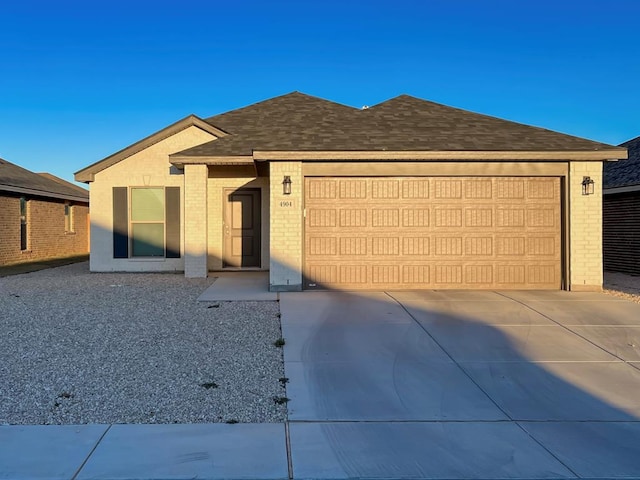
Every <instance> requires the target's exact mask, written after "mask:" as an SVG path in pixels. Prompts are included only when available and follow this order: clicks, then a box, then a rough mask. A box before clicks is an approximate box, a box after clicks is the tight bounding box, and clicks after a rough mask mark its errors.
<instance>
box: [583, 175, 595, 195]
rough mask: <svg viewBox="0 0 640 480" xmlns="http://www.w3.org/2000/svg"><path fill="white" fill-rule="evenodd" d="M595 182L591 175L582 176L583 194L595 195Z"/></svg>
mask: <svg viewBox="0 0 640 480" xmlns="http://www.w3.org/2000/svg"><path fill="white" fill-rule="evenodd" d="M594 184H595V182H594V181H593V179H592V178H591V177H582V194H583V195H593V192H594Z"/></svg>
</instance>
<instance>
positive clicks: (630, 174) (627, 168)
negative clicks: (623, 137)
mask: <svg viewBox="0 0 640 480" xmlns="http://www.w3.org/2000/svg"><path fill="white" fill-rule="evenodd" d="M620 146H621V147H625V148H626V149H627V150H628V152H629V158H628V160H622V161H620V162H607V163H605V164H604V188H619V187H631V186H640V137H636V138H632V139H631V140H627V141H626V142H624V143H621V144H620Z"/></svg>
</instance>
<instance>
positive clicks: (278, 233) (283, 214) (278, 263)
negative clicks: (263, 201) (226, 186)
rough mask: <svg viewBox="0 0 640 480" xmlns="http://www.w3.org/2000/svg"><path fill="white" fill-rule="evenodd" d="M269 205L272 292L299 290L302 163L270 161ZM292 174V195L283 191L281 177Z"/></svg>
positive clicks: (301, 231)
mask: <svg viewBox="0 0 640 480" xmlns="http://www.w3.org/2000/svg"><path fill="white" fill-rule="evenodd" d="M269 168H270V179H269V180H270V182H269V183H270V192H271V198H270V206H271V215H270V218H271V228H270V242H271V258H270V265H271V267H270V270H271V272H270V289H271V291H299V290H302V243H303V230H302V224H303V221H304V218H303V208H302V207H303V203H304V202H303V198H304V196H303V194H304V192H303V186H304V181H303V180H304V179H303V177H302V162H272V163H271V164H270V165H269ZM285 175H288V176H290V177H291V195H284V194H283V193H282V180H283V178H284V176H285Z"/></svg>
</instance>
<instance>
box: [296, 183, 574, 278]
mask: <svg viewBox="0 0 640 480" xmlns="http://www.w3.org/2000/svg"><path fill="white" fill-rule="evenodd" d="M305 188H306V193H305V210H306V221H305V278H306V280H305V282H306V287H307V288H318V287H320V288H322V287H324V288H336V289H340V288H342V289H394V288H398V289H399V288H477V289H483V288H484V289H486V288H501V289H509V288H517V289H524V288H539V289H558V288H560V285H561V280H562V277H561V263H562V262H561V253H562V251H561V233H560V232H561V225H560V221H561V208H560V180H559V178H546V177H544V178H520V177H500V178H489V177H455V178H447V177H431V178H429V177H415V178H411V177H398V178H381V177H377V178H375V177H372V178H307V179H306V183H305Z"/></svg>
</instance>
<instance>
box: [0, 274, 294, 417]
mask: <svg viewBox="0 0 640 480" xmlns="http://www.w3.org/2000/svg"><path fill="white" fill-rule="evenodd" d="M211 282H212V280H211V279H197V280H192V279H185V278H184V276H183V275H182V274H111V273H108V274H98V273H95V274H91V273H89V267H88V263H86V262H84V263H78V264H73V265H68V266H65V267H59V268H52V269H48V270H42V271H39V272H34V273H29V274H24V275H15V276H9V277H5V278H0V332H1V334H0V424H83V423H200V422H234V421H238V422H280V421H283V420H284V419H285V412H286V405H283V404H277V403H276V401H275V399H277V398H281V397H284V396H285V390H284V387H283V385H282V383H281V381H280V379H281V378H282V377H284V368H283V361H282V349H281V348H277V347H276V346H274V342H275V341H276V340H277V339H278V338H280V336H281V333H280V321H279V307H278V303H277V302H220V303H199V302H197V301H196V299H197V297H198V296H199V295H200V294H201V293H202V292H203V291H204V290H205V289H206V288H207V287H208V286H209V285H210V284H211Z"/></svg>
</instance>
